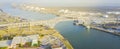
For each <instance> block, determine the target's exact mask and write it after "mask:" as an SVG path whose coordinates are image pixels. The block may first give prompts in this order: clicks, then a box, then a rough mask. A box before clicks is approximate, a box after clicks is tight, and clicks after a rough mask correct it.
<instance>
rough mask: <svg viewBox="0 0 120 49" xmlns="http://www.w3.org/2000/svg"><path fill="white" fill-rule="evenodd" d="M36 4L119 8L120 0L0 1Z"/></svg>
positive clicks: (0, 0) (1, 0) (3, 0)
mask: <svg viewBox="0 0 120 49" xmlns="http://www.w3.org/2000/svg"><path fill="white" fill-rule="evenodd" d="M11 2H13V3H16V2H17V3H19V2H22V3H36V4H39V5H44V6H120V0H0V3H11Z"/></svg>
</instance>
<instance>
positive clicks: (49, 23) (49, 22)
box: [0, 17, 76, 28]
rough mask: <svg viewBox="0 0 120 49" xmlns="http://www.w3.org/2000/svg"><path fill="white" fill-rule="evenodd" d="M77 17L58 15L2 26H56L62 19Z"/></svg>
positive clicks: (67, 19)
mask: <svg viewBox="0 0 120 49" xmlns="http://www.w3.org/2000/svg"><path fill="white" fill-rule="evenodd" d="M70 20H76V19H69V18H65V17H57V18H54V19H50V20H39V21H32V22H21V23H10V24H2V25H0V27H24V26H34V25H45V26H49V27H51V28H54V27H55V25H56V24H57V23H59V22H62V21H70Z"/></svg>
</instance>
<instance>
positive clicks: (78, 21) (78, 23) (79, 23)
mask: <svg viewBox="0 0 120 49" xmlns="http://www.w3.org/2000/svg"><path fill="white" fill-rule="evenodd" d="M73 24H74V25H81V24H83V22H82V21H80V20H74V23H73Z"/></svg>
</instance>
